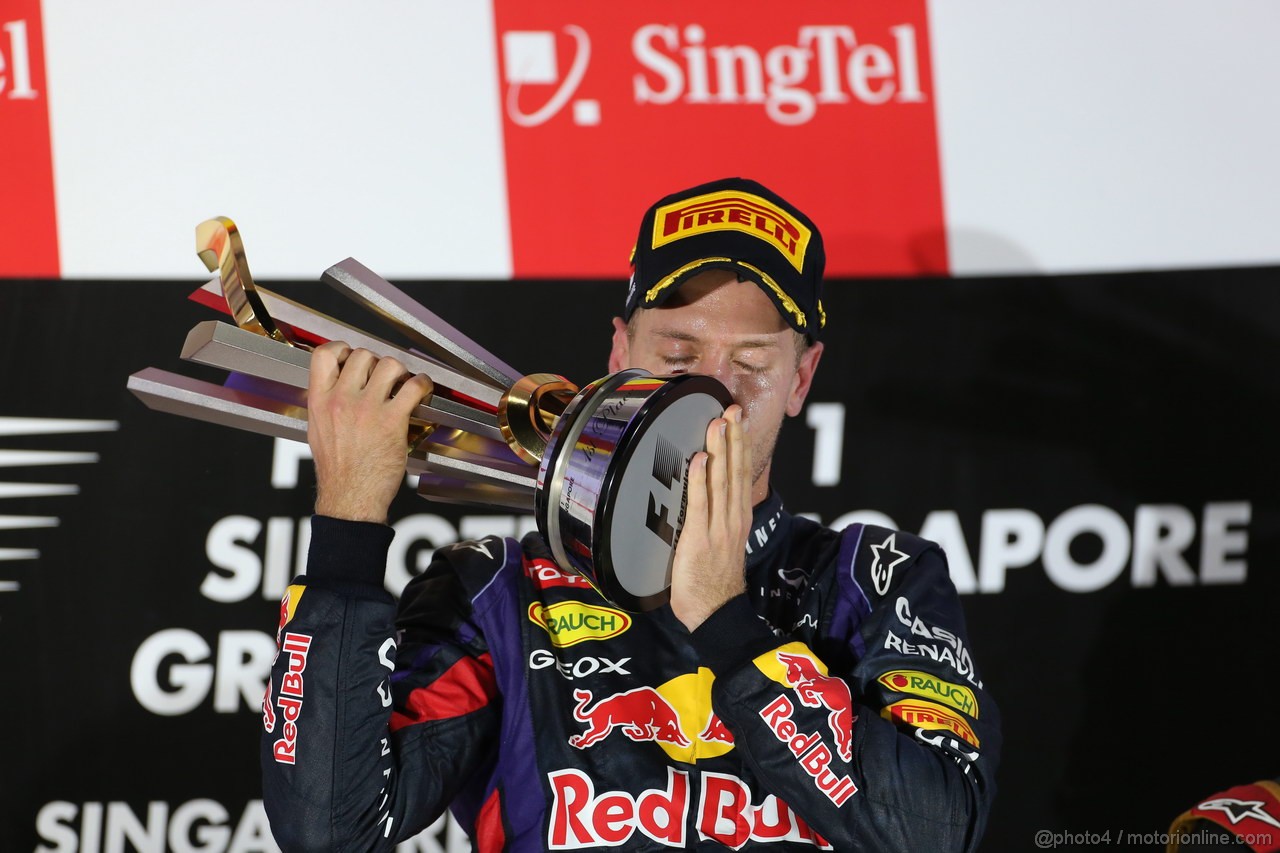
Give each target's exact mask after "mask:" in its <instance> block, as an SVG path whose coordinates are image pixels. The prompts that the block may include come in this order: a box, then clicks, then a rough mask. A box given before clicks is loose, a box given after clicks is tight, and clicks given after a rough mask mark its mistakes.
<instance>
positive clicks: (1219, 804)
mask: <svg viewBox="0 0 1280 853" xmlns="http://www.w3.org/2000/svg"><path fill="white" fill-rule="evenodd" d="M1265 805H1266V803H1264V802H1262V800H1235V799H1232V798H1230V797H1219V798H1218V799H1216V800H1206V801H1205V802H1203V803H1201V804H1200V805H1199V806H1197V807H1196V808H1198V809H1200V810H1201V811H1216V812H1222V813H1223V814H1225V815H1226V816H1227V820H1229V821H1231V825H1232V826H1235V825H1236V824H1238V823H1239V822H1240V821H1242V820H1244V819H1245V818H1253V819H1254V820H1257V821H1261V822H1262V823H1266V824H1270V825H1271V826H1275V827H1280V820H1276V819H1275V818H1274V817H1272V816H1271V815H1270V814H1268V813H1267V812H1266V810H1265V809H1264V808H1263V806H1265Z"/></svg>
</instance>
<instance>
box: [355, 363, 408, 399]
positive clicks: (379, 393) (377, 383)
mask: <svg viewBox="0 0 1280 853" xmlns="http://www.w3.org/2000/svg"><path fill="white" fill-rule="evenodd" d="M408 377H409V371H407V370H405V368H404V365H403V364H401V363H400V362H398V361H396V360H395V359H394V358H380V359H378V361H377V363H376V364H375V365H374V367H373V370H371V371H370V372H369V381H368V383H367V385H366V386H365V387H366V388H368V390H369V393H370V394H373V395H374V397H375V398H376V399H378V400H387V399H390V397H391V391H392V389H393V388H395V387H396V383H398V382H401V381H402V380H404V379H407V378H408Z"/></svg>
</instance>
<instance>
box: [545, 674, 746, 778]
mask: <svg viewBox="0 0 1280 853" xmlns="http://www.w3.org/2000/svg"><path fill="white" fill-rule="evenodd" d="M714 681H715V676H713V675H712V674H711V670H709V669H707V668H706V667H700V668H699V669H698V671H697V672H689V673H685V674H684V675H680V676H677V677H675V678H673V679H671V680H670V681H666V682H663V683H662V684H659V685H658V686H657V687H648V686H645V687H637V688H634V689H632V690H627V691H625V692H622V693H615V694H613V695H611V696H604V697H601V698H596V695H595V694H594V693H593V692H592V691H590V690H583V689H578V690H574V691H573V699H574V702H575V707H574V709H573V717H574V719H575V720H577V721H579V722H580V723H585V724H586V725H585V728H584V729H583V731H581V732H580V733H578V734H576V735H573V736H572V737H570V738H569V744H570V745H571V746H574V747H576V748H578V749H586V748H587V747H591V746H594V745H595V744H597V743H600V742H601V741H603V740H605V739H607V738H608V737H610V736H611V735H612V734H613V732H615V731H617V732H620V733H621V735H622V736H624V737H626V738H627V739H629V740H631V741H634V742H636V743H654V744H657V746H659V747H660V748H661V749H662V751H663V752H665V753H666V754H667V755H668V756H670V757H671V758H672V759H673V760H675V761H683V762H685V763H687V764H696V763H697V762H698V761H700V760H703V759H706V758H714V757H716V756H719V755H724V754H725V753H726V752H729V751H730V750H732V749H733V733H732V732H731V731H729V728H728V726H726V725H725V724H724V721H723V720H721V719H720V718H719V717H718V716H716V713H715V711H713V710H712V709H711V685H712V683H713V682H714Z"/></svg>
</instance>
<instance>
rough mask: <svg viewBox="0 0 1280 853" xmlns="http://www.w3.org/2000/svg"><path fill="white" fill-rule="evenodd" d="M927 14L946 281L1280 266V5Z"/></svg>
mask: <svg viewBox="0 0 1280 853" xmlns="http://www.w3.org/2000/svg"><path fill="white" fill-rule="evenodd" d="M929 14H930V23H931V26H932V33H933V50H934V81H935V83H936V86H937V90H938V97H937V105H938V134H939V149H940V152H941V158H942V175H943V200H944V205H945V209H946V220H947V225H948V235H949V244H950V260H951V271H952V273H953V274H960V275H963V274H978V273H1005V272H1008V273H1023V272H1053V273H1062V272H1081V271H1089V270H1107V269H1133V268H1144V267H1154V268H1177V267H1198V266H1225V265H1251V264H1271V263H1275V262H1276V261H1277V260H1280V237H1278V236H1277V232H1276V222H1277V221H1280V157H1277V154H1276V152H1277V151H1280V110H1277V109H1276V94H1275V93H1276V92H1277V91H1278V90H1280V53H1277V51H1276V49H1275V44H1274V41H1275V36H1276V33H1277V32H1280V4H1277V3H1274V2H1269V0H1230V2H1225V3H1207V2H1195V3H1173V4H1170V3H1161V2H1157V0H1130V2H1125V3H1115V2H1108V0H1077V2H1072V3H1008V2H1001V0H973V1H972V2H966V3H949V2H941V0H931V2H930V4H929Z"/></svg>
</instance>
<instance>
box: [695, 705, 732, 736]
mask: <svg viewBox="0 0 1280 853" xmlns="http://www.w3.org/2000/svg"><path fill="white" fill-rule="evenodd" d="M698 740H704V741H707V742H708V743H709V742H711V741H719V742H720V743H733V732H731V731H729V727H728V726H726V725H725V724H724V720H722V719H720V718H719V717H718V716H716V712H715V711H712V712H711V716H710V717H708V718H707V725H706V727H705V728H703V730H702V733H701V734H700V735H698Z"/></svg>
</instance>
